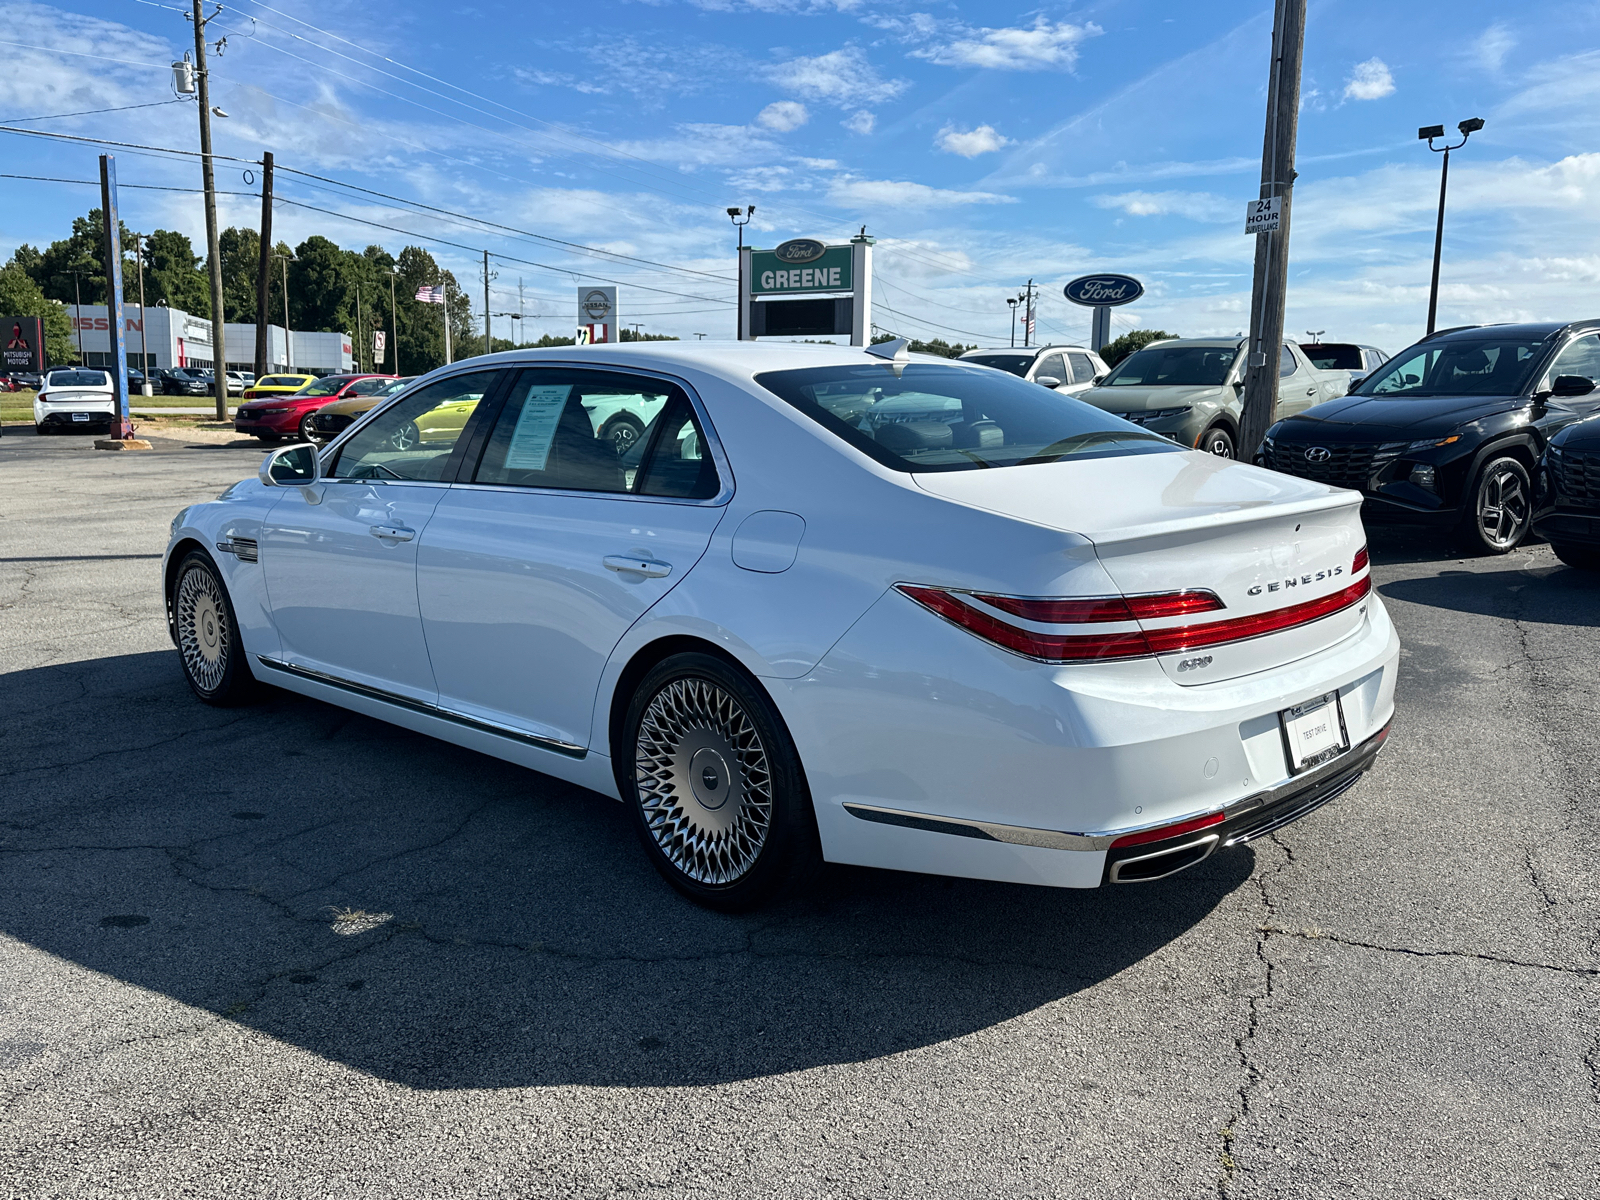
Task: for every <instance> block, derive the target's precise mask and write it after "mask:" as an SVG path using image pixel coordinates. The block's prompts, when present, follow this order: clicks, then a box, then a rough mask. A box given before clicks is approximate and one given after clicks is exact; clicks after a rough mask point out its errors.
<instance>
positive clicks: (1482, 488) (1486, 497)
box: [1459, 455, 1533, 554]
mask: <svg viewBox="0 0 1600 1200" xmlns="http://www.w3.org/2000/svg"><path fill="white" fill-rule="evenodd" d="M1532 494H1533V488H1532V485H1531V484H1530V483H1529V480H1528V469H1527V468H1526V467H1524V466H1523V465H1522V463H1520V462H1519V461H1517V460H1516V459H1514V458H1512V457H1510V456H1509V455H1508V456H1506V457H1504V458H1495V459H1491V460H1490V461H1489V462H1487V463H1485V464H1484V465H1483V468H1482V469H1481V470H1480V471H1479V472H1478V476H1477V478H1476V479H1475V480H1473V483H1472V487H1471V489H1470V490H1469V491H1468V492H1467V505H1466V510H1465V511H1464V512H1463V513H1462V515H1461V527H1460V530H1459V533H1460V537H1461V540H1462V542H1463V543H1464V544H1465V546H1466V548H1467V549H1468V550H1470V551H1472V552H1473V553H1475V554H1506V553H1509V552H1510V551H1512V550H1515V549H1516V548H1517V547H1518V546H1519V545H1521V544H1522V539H1523V538H1525V537H1527V536H1528V526H1529V524H1530V523H1531V522H1532V518H1533V502H1532Z"/></svg>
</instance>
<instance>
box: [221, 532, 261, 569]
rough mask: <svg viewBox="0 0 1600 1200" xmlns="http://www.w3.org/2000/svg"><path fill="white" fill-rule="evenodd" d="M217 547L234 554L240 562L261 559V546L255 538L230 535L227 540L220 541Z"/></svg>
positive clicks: (258, 560) (225, 552) (226, 552)
mask: <svg viewBox="0 0 1600 1200" xmlns="http://www.w3.org/2000/svg"><path fill="white" fill-rule="evenodd" d="M217 549H218V550H221V551H222V552H223V553H224V554H231V555H233V556H234V557H235V558H237V559H238V560H239V561H240V562H252V563H253V562H260V561H261V548H260V547H259V546H258V545H257V544H256V540H255V539H254V538H243V537H230V538H229V539H228V540H227V541H225V542H218V543H217Z"/></svg>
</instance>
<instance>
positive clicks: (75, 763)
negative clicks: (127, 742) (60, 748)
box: [0, 715, 251, 779]
mask: <svg viewBox="0 0 1600 1200" xmlns="http://www.w3.org/2000/svg"><path fill="white" fill-rule="evenodd" d="M250 719H251V718H250V716H248V715H246V716H238V717H234V718H233V719H232V720H229V721H223V722H222V723H220V724H218V725H206V726H204V727H202V728H200V729H185V730H183V731H182V732H181V733H176V734H173V735H172V736H171V737H169V738H162V739H161V740H160V741H157V742H145V743H143V744H142V745H137V746H123V747H119V748H117V749H115V750H97V751H96V752H95V753H93V754H91V755H89V756H88V757H87V758H78V759H70V760H68V761H67V762H57V763H41V764H39V765H38V766H33V767H19V768H17V769H16V770H14V771H0V779H10V778H14V777H17V776H22V775H36V774H38V773H39V772H40V771H64V770H67V769H68V768H71V767H86V766H88V765H89V764H90V763H93V762H98V761H99V760H100V759H102V758H113V757H118V756H121V755H126V754H147V753H149V752H150V751H151V750H158V749H160V748H161V747H162V746H170V745H172V744H174V743H175V742H181V741H183V739H184V738H190V737H194V736H196V735H197V734H202V733H220V732H221V731H222V730H224V729H229V728H231V727H232V726H234V725H238V724H239V723H240V722H242V721H248V720H250Z"/></svg>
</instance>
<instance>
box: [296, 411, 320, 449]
mask: <svg viewBox="0 0 1600 1200" xmlns="http://www.w3.org/2000/svg"><path fill="white" fill-rule="evenodd" d="M313 415H314V414H312V413H307V414H306V415H305V416H303V417H301V418H300V440H301V441H302V442H310V443H311V444H312V445H313V446H315V445H316V444H317V431H316V430H315V429H314V428H313V427H312V425H311V418H312V416H313Z"/></svg>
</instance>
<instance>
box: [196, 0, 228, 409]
mask: <svg viewBox="0 0 1600 1200" xmlns="http://www.w3.org/2000/svg"><path fill="white" fill-rule="evenodd" d="M221 11H222V9H221V7H220V6H219V7H218V9H217V12H221ZM215 15H216V13H213V14H212V16H215ZM190 19H191V20H192V21H193V22H194V73H195V77H196V82H197V84H198V85H199V89H200V174H201V181H202V183H201V186H202V187H203V188H204V189H205V207H206V256H207V257H208V258H209V259H210V260H211V359H212V362H211V366H212V371H211V376H212V378H211V382H212V385H213V388H214V390H215V392H216V397H217V420H219V421H226V420H227V419H228V355H227V351H226V348H225V347H224V346H223V337H222V334H223V328H222V327H223V313H222V250H221V247H220V246H219V245H218V244H217V180H216V174H215V172H214V171H213V170H212V164H211V85H210V77H209V75H208V74H207V72H206V17H205V16H204V15H203V14H202V13H201V11H200V0H194V12H193V14H192V16H191V18H190Z"/></svg>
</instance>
